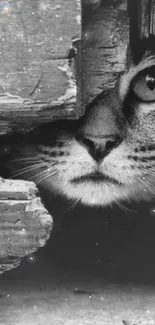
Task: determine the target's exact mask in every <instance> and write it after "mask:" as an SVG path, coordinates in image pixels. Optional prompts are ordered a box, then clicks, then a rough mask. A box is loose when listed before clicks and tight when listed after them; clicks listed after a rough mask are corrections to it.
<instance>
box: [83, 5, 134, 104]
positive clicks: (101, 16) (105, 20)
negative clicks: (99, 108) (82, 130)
mask: <svg viewBox="0 0 155 325" xmlns="http://www.w3.org/2000/svg"><path fill="white" fill-rule="evenodd" d="M128 43H129V17H128V10H127V0H123V1H119V0H117V2H116V1H101V2H100V3H99V5H98V6H96V8H94V7H93V6H92V5H90V4H87V10H84V13H83V31H82V76H83V84H82V97H83V102H84V103H85V104H88V103H89V102H91V101H92V99H94V97H95V96H96V95H97V94H99V93H100V92H102V91H103V90H107V89H109V88H111V87H114V85H115V81H116V79H117V75H118V73H119V72H121V71H123V70H124V67H125V62H126V49H127V46H128Z"/></svg>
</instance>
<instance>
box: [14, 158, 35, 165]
mask: <svg viewBox="0 0 155 325" xmlns="http://www.w3.org/2000/svg"><path fill="white" fill-rule="evenodd" d="M34 161H36V162H37V161H38V162H39V161H40V159H38V158H36V157H27V158H17V159H11V161H10V164H12V163H18V162H19V163H22V162H23V163H24V162H26V163H27V162H34Z"/></svg>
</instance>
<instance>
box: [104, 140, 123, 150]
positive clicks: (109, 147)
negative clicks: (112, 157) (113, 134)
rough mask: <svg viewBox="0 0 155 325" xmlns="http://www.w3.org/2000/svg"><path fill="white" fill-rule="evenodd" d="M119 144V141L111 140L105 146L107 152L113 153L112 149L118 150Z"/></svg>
mask: <svg viewBox="0 0 155 325" xmlns="http://www.w3.org/2000/svg"><path fill="white" fill-rule="evenodd" d="M119 142H120V141H119V139H117V140H113V141H111V140H109V141H107V142H106V145H105V150H106V151H107V152H109V151H111V150H112V149H114V148H116V147H117V146H118V145H119Z"/></svg>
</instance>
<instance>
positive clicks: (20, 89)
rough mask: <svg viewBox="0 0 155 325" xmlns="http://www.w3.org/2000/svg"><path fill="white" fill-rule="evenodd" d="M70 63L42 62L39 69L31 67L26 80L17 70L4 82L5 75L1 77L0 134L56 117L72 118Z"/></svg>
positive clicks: (73, 90) (73, 91) (73, 96)
mask: <svg viewBox="0 0 155 325" xmlns="http://www.w3.org/2000/svg"><path fill="white" fill-rule="evenodd" d="M73 65H74V62H73ZM73 65H71V63H70V65H69V64H68V60H54V61H53V60H52V61H46V62H45V63H44V67H42V72H41V71H40V72H39V71H36V70H35V68H32V67H31V68H30V70H29V83H28V82H27V78H28V75H26V76H25V75H24V74H23V73H21V72H14V73H13V72H12V73H10V76H9V78H8V81H7V75H6V76H5V77H3V80H5V82H6V83H5V85H6V86H5V92H2V93H0V134H5V133H7V132H9V131H10V130H14V129H16V128H19V129H23V128H24V126H25V128H26V126H27V127H30V126H31V125H35V124H36V123H44V122H49V121H51V120H54V119H56V118H63V117H76V115H77V114H78V112H76V110H75V106H76V92H77V89H76V81H75V75H74V67H73ZM39 73H40V75H39ZM53 76H54V77H53ZM0 78H1V72H0ZM5 78H6V79H5ZM17 84H18V86H17Z"/></svg>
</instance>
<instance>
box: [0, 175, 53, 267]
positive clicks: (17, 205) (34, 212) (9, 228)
mask: <svg viewBox="0 0 155 325" xmlns="http://www.w3.org/2000/svg"><path fill="white" fill-rule="evenodd" d="M52 223H53V221H52V217H51V216H50V215H49V214H48V212H47V210H46V209H45V208H44V206H43V204H42V203H41V200H40V198H39V196H38V190H37V188H36V186H35V184H34V183H33V182H27V181H21V180H14V181H12V180H3V179H0V263H1V261H2V264H3V261H4V260H3V259H4V258H9V256H15V257H16V258H17V257H23V256H25V255H28V254H30V253H32V252H34V251H36V250H37V249H38V248H39V247H42V246H44V245H45V243H46V241H47V240H48V238H49V236H50V232H51V230H52ZM1 259H2V260H1Z"/></svg>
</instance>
